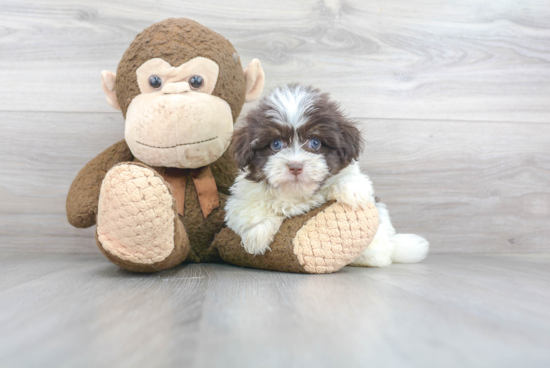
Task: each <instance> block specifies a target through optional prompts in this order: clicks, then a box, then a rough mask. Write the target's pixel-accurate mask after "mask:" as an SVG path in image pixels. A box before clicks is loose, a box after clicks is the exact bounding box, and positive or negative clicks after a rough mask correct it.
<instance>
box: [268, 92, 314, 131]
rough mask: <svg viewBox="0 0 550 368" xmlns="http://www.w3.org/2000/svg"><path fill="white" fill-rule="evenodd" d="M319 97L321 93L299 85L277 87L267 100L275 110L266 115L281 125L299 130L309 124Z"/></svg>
mask: <svg viewBox="0 0 550 368" xmlns="http://www.w3.org/2000/svg"><path fill="white" fill-rule="evenodd" d="M318 97H319V92H317V91H315V90H312V89H310V88H307V87H305V86H302V85H299V84H289V85H285V86H281V87H277V88H275V89H274V90H273V91H272V92H271V94H270V95H269V96H267V98H266V103H267V104H268V105H269V106H271V107H272V108H273V109H272V110H269V111H267V112H266V114H267V116H268V117H269V118H271V119H273V121H275V122H277V123H279V124H288V125H291V126H292V127H294V128H297V127H299V126H300V125H302V124H304V123H306V122H307V119H308V115H309V114H310V113H311V112H312V111H313V108H314V103H315V100H316V99H317V98H318Z"/></svg>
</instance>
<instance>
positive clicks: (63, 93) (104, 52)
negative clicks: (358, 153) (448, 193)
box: [0, 0, 550, 123]
mask: <svg viewBox="0 0 550 368" xmlns="http://www.w3.org/2000/svg"><path fill="white" fill-rule="evenodd" d="M173 16H185V17H189V18H192V19H195V20H197V21H199V22H201V23H203V24H204V25H206V26H209V27H211V28H213V29H214V30H216V31H218V32H220V33H221V34H223V35H224V36H226V37H228V38H229V39H230V40H231V41H232V42H233V43H234V45H235V47H236V48H237V50H238V51H239V53H240V54H241V56H242V59H243V61H244V62H248V61H249V60H251V59H252V58H254V57H258V58H260V59H261V60H262V62H263V65H264V68H265V70H266V74H267V89H270V88H272V87H274V86H275V85H278V84H282V83H286V82H289V81H299V82H303V83H309V84H314V85H317V86H319V87H320V88H321V89H323V90H327V91H331V92H333V93H334V95H335V96H336V98H337V99H339V100H341V101H344V106H345V108H346V109H347V110H349V111H350V113H351V114H352V115H353V116H357V117H364V118H392V119H395V118H407V119H423V120H425V119H432V120H441V119H449V120H471V121H479V120H481V121H516V122H524V121H529V122H541V123H542V122H543V123H547V122H548V121H549V120H550V104H548V95H549V94H550V63H549V61H550V3H548V1H546V0H526V1H522V2H517V1H514V0H504V1H498V2H491V3H486V2H479V1H474V0H469V1H460V2H457V1H454V2H453V1H451V2H440V1H435V0H416V1H412V2H411V1H397V2H378V1H360V0H353V1H351V0H350V1H346V2H341V1H335V0H326V1H317V0H307V1H300V2H295V1H291V0H279V1H270V2H257V3H255V4H254V6H253V7H251V6H250V3H249V2H247V1H244V0H235V1H231V2H222V1H219V0H204V1H201V2H200V3H198V2H196V1H192V2H191V1H180V0H177V1H176V0H165V1H155V2H151V1H146V0H132V1H129V0H124V1H118V2H116V3H113V2H112V1H110V0H94V1H93V2H90V1H84V0H71V1H62V0H47V1H43V0H4V1H3V2H2V13H1V14H0V24H2V28H1V29H0V82H1V83H0V110H2V111H14V110H15V111H28V110H31V111H89V112H109V111H111V110H110V107H109V106H107V104H106V103H105V100H104V97H103V96H102V92H101V90H100V87H99V74H100V72H101V70H102V69H110V70H114V69H115V68H116V65H117V63H118V60H119V59H120V57H121V55H122V53H123V52H124V50H125V49H126V48H127V46H128V45H129V43H130V42H131V41H132V40H133V38H134V37H135V35H136V34H137V33H139V32H140V31H141V30H142V29H144V28H145V27H147V26H148V25H150V24H152V23H154V22H157V21H160V20H162V19H165V18H168V17H173Z"/></svg>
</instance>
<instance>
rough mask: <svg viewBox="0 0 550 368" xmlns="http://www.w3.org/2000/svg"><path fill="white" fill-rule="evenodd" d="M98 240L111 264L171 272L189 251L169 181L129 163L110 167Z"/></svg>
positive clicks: (101, 204) (101, 203)
mask: <svg viewBox="0 0 550 368" xmlns="http://www.w3.org/2000/svg"><path fill="white" fill-rule="evenodd" d="M96 241H97V244H98V246H99V249H100V250H101V252H103V254H104V255H105V256H106V257H107V258H108V259H109V260H111V261H112V262H113V263H114V264H116V265H118V266H120V267H121V268H124V269H126V270H129V271H134V272H155V271H160V270H166V269H169V268H172V267H174V266H176V265H178V264H180V263H182V262H183V260H184V259H185V258H186V257H187V255H188V253H189V250H190V247H189V240H188V238H187V233H186V231H185V229H184V226H183V224H182V223H181V221H180V220H179V219H178V213H177V209H176V202H175V200H174V198H173V196H172V194H171V192H170V189H169V187H168V185H167V183H166V182H165V181H164V179H163V178H162V177H161V176H160V175H159V174H158V173H157V172H156V171H154V170H153V169H151V168H150V167H148V166H145V165H141V164H137V163H129V162H128V163H122V164H118V165H116V166H114V167H113V168H111V169H110V170H109V171H108V172H107V174H106V175H105V179H104V180H103V183H102V184H101V191H100V195H99V205H98V212H97V231H96Z"/></svg>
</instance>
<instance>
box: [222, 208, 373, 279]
mask: <svg viewBox="0 0 550 368" xmlns="http://www.w3.org/2000/svg"><path fill="white" fill-rule="evenodd" d="M377 228H378V212H377V210H376V207H375V206H374V204H372V205H371V206H370V207H369V208H367V209H359V210H352V209H351V208H350V207H349V206H347V205H344V204H341V203H337V202H329V203H326V204H325V205H323V206H321V207H319V208H316V209H314V210H312V211H310V212H308V213H306V214H305V215H301V216H297V217H293V218H290V219H287V220H285V221H284V222H283V224H282V225H281V228H280V229H279V232H278V233H277V235H276V236H275V238H274V240H273V243H272V244H271V250H270V251H269V250H268V251H267V252H266V253H265V254H264V255H257V256H254V255H252V254H249V253H247V252H246V251H245V250H244V248H243V246H242V245H241V239H240V237H239V236H238V235H236V234H235V233H234V232H233V231H231V230H230V229H229V228H225V229H223V230H222V231H221V232H220V233H219V234H218V235H217V236H216V238H215V239H214V245H215V246H216V247H217V248H218V251H219V253H220V256H221V257H222V259H223V260H224V261H226V262H228V263H231V264H234V265H238V266H245V267H253V268H261V269H266V270H274V271H285V272H299V273H331V272H336V271H338V270H339V269H341V268H342V267H344V266H345V265H347V264H349V263H351V262H353V261H354V260H355V259H356V258H357V257H358V256H359V255H360V254H361V253H362V251H363V250H364V249H365V248H366V247H367V246H368V245H369V244H370V242H371V241H372V239H373V238H374V235H375V234H376V230H377Z"/></svg>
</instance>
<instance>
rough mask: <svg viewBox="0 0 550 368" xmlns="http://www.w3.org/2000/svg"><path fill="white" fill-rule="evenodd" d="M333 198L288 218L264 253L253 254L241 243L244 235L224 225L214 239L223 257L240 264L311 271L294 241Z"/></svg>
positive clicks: (287, 270) (269, 268)
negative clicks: (306, 268) (302, 260)
mask: <svg viewBox="0 0 550 368" xmlns="http://www.w3.org/2000/svg"><path fill="white" fill-rule="evenodd" d="M332 203H333V202H328V203H325V204H323V205H322V206H321V207H318V208H316V209H314V210H312V211H310V212H308V213H306V214H304V215H301V216H296V217H293V218H290V219H286V220H285V221H284V222H283V224H282V225H281V228H280V229H279V232H278V233H277V235H275V239H273V243H272V244H271V251H267V252H266V253H265V254H264V255H257V256H254V255H252V254H250V253H247V252H246V251H245V250H244V247H243V246H242V245H241V238H240V237H239V236H238V235H237V234H235V233H234V232H233V231H232V230H231V229H229V228H225V229H223V230H222V231H221V232H220V233H219V234H218V235H217V236H216V238H215V239H214V246H215V247H217V248H218V251H219V253H220V256H221V258H222V259H223V260H224V261H225V262H227V263H231V264H234V265H237V266H243V267H251V268H260V269H264V270H272V271H283V272H297V273H308V272H307V271H306V270H305V269H304V267H302V266H301V265H300V262H299V261H298V257H297V256H296V255H295V254H294V244H293V243H292V242H293V240H294V237H295V236H296V233H297V232H298V230H300V229H301V228H302V226H303V225H304V224H305V223H306V222H307V221H309V220H310V219H311V218H312V217H313V216H315V215H317V214H318V213H319V212H321V211H323V210H325V209H326V208H327V207H329V206H330V205H331V204H332Z"/></svg>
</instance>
